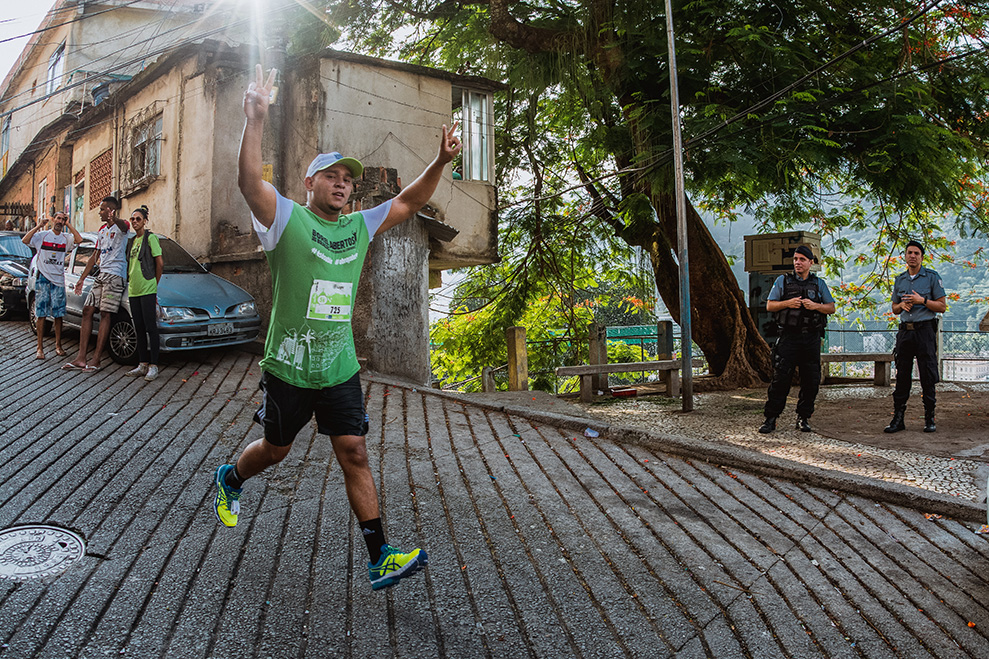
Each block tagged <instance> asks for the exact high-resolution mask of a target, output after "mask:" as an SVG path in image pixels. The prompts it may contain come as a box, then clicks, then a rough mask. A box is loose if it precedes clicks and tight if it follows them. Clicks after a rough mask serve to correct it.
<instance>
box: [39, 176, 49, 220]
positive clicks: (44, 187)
mask: <svg viewBox="0 0 989 659" xmlns="http://www.w3.org/2000/svg"><path fill="white" fill-rule="evenodd" d="M47 199H48V178H47V177H45V178H43V179H41V183H39V184H38V215H37V216H38V217H46V216H47V215H48V213H46V212H45V205H46V203H47Z"/></svg>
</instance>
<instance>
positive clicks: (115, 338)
mask: <svg viewBox="0 0 989 659" xmlns="http://www.w3.org/2000/svg"><path fill="white" fill-rule="evenodd" d="M111 322H112V323H113V324H112V325H110V340H109V341H108V343H109V344H110V345H109V347H110V358H111V359H113V361H115V362H117V363H118V364H125V365H127V366H133V365H134V364H136V363H137V330H135V329H134V322H133V321H132V320H131V319H130V316H127V315H126V314H120V315H115V316H113V320H112V321H111Z"/></svg>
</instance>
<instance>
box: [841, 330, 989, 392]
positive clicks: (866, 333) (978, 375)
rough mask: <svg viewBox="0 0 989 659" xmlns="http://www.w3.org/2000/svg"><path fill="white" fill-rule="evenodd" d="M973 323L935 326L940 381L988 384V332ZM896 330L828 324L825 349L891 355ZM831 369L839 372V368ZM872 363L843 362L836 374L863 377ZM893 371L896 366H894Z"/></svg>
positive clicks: (894, 343)
mask: <svg viewBox="0 0 989 659" xmlns="http://www.w3.org/2000/svg"><path fill="white" fill-rule="evenodd" d="M978 327H979V323H978V321H977V320H974V321H967V322H966V321H951V320H949V321H941V322H940V323H939V324H938V335H939V336H938V342H939V346H940V347H939V350H938V359H939V364H938V366H939V370H940V373H941V379H943V380H949V381H950V380H956V381H960V382H989V332H980V331H979V329H978ZM896 332H897V328H896V327H895V326H894V327H890V326H889V325H888V324H886V323H885V322H881V321H857V322H854V323H849V324H847V325H836V324H834V323H831V324H830V325H829V326H828V331H827V336H826V339H827V350H828V352H831V353H842V352H876V353H892V352H893V348H895V347H896ZM833 368H835V369H838V368H839V365H834V366H833ZM872 368H873V364H872V363H856V364H852V363H844V364H841V365H840V369H841V370H840V372H837V373H836V375H840V376H849V377H859V376H862V377H865V376H868V375H870V374H871V372H872ZM894 369H895V366H894Z"/></svg>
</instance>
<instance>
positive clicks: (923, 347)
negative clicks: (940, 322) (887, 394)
mask: <svg viewBox="0 0 989 659" xmlns="http://www.w3.org/2000/svg"><path fill="white" fill-rule="evenodd" d="M904 325H905V324H901V325H900V331H898V332H897V333H896V349H895V350H894V351H893V357H894V361H895V363H896V389H894V390H893V405H894V406H895V407H896V408H897V409H899V408H901V407H906V405H907V399H908V398H910V385H911V382H912V381H913V362H914V359H916V360H917V370H918V371H919V372H920V389H921V391H923V399H924V411H925V412H927V413H930V414H933V413H934V403H935V402H936V398H935V393H934V385H936V384H937V383H938V380H939V378H938V373H937V323H936V321H934V320H925V321H923V322H920V323H913V327H914V329H907V328H906V327H905V326H904Z"/></svg>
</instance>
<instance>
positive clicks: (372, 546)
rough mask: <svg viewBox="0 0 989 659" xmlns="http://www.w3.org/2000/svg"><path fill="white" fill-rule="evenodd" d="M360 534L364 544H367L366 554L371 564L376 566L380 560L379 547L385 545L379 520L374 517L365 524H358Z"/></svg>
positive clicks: (383, 533)
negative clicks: (362, 536)
mask: <svg viewBox="0 0 989 659" xmlns="http://www.w3.org/2000/svg"><path fill="white" fill-rule="evenodd" d="M357 525H358V526H359V527H361V533H362V534H363V535H364V542H365V543H367V553H368V556H370V558H371V563H373V564H375V565H377V563H378V561H379V560H381V547H382V546H383V545H384V544H385V532H384V529H382V528H381V518H380V517H375V518H374V519H369V520H367V521H366V522H358V523H357Z"/></svg>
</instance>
